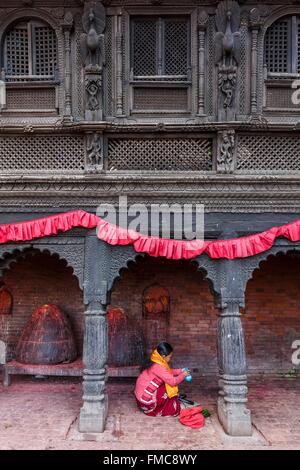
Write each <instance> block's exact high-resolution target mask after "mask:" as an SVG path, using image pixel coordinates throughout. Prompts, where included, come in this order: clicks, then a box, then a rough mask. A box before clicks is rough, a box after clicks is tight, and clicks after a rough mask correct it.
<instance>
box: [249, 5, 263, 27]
mask: <svg viewBox="0 0 300 470" xmlns="http://www.w3.org/2000/svg"><path fill="white" fill-rule="evenodd" d="M249 21H250V29H254V30H255V29H256V30H259V29H260V28H261V27H262V25H263V19H262V18H261V13H260V11H259V9H258V8H252V10H250V13H249Z"/></svg>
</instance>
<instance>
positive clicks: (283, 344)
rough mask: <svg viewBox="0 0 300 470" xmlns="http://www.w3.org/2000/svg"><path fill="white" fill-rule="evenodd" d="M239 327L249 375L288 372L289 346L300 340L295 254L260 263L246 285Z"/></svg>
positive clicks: (299, 274) (299, 265) (299, 263)
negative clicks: (241, 328)
mask: <svg viewBox="0 0 300 470" xmlns="http://www.w3.org/2000/svg"><path fill="white" fill-rule="evenodd" d="M243 324H244V331H245V342H246V350H247V363H248V369H249V371H252V370H256V371H258V370H264V371H268V370H275V371H280V370H285V371H288V370H290V369H291V368H292V366H293V365H292V362H291V356H292V353H293V350H292V348H291V345H292V343H293V341H294V340H295V339H298V340H300V258H299V254H288V255H278V256H276V257H270V258H269V259H268V260H267V261H264V262H262V263H261V266H260V269H258V270H256V271H255V272H254V276H253V279H251V280H250V281H249V282H248V285H247V289H246V308H245V314H244V315H243ZM298 367H299V366H298Z"/></svg>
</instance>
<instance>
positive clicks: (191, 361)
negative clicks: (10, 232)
mask: <svg viewBox="0 0 300 470" xmlns="http://www.w3.org/2000/svg"><path fill="white" fill-rule="evenodd" d="M299 272H300V259H299V256H297V255H288V256H284V255H280V256H278V257H275V258H274V257H273V258H270V259H269V260H268V261H267V262H263V263H262V264H261V269H259V270H256V271H255V273H254V277H253V279H252V280H250V281H249V282H248V285H247V291H246V308H245V310H244V312H243V316H242V320H243V324H244V331H245V343H246V350H247V362H248V369H249V372H254V371H274V370H275V371H279V370H290V369H291V368H292V363H291V355H292V352H293V350H292V348H291V345H292V342H293V341H294V340H295V339H300V276H299ZM4 281H5V283H6V285H7V286H8V288H9V289H10V290H11V292H12V294H13V298H14V306H13V315H11V316H3V317H2V318H1V317H0V339H5V340H6V339H7V338H8V342H9V347H10V352H11V353H12V352H13V350H14V347H15V344H16V342H17V340H18V338H19V335H20V332H21V331H22V329H23V327H24V325H25V323H26V321H27V319H28V317H29V316H30V314H31V313H32V311H33V310H34V309H35V308H37V307H38V306H40V305H42V304H43V303H55V304H57V305H58V306H59V307H60V308H61V309H62V310H63V311H64V312H65V313H66V314H67V315H68V316H69V318H70V321H71V324H72V326H73V330H74V334H75V338H76V342H77V346H78V349H79V351H80V352H81V349H82V337H83V320H84V318H83V312H84V306H83V304H82V293H81V291H80V289H79V286H78V281H77V279H76V278H75V277H74V276H72V270H71V268H67V267H66V266H65V262H64V261H63V260H59V259H58V258H56V257H53V256H50V255H46V254H37V255H35V256H34V257H31V258H26V259H25V260H21V261H19V262H18V263H16V264H15V265H13V266H12V267H11V269H10V270H9V271H7V272H6V274H5V277H4ZM153 284H159V285H160V286H162V287H163V288H165V289H167V291H168V292H169V294H170V318H169V327H168V333H167V338H160V337H158V338H157V341H160V340H163V339H167V340H168V341H169V342H170V343H171V344H172V345H173V346H174V348H175V354H174V361H173V364H174V365H178V366H190V367H195V368H199V372H200V373H206V372H215V371H216V370H217V361H216V346H215V343H216V336H215V330H216V319H217V316H216V315H217V312H216V309H215V307H214V302H213V297H212V294H211V292H210V290H209V286H208V283H207V281H205V280H203V276H202V275H201V273H199V272H197V271H196V269H195V268H194V267H193V266H191V265H190V264H189V263H188V262H186V261H176V262H175V261H167V260H161V259H155V258H146V259H145V260H141V261H139V262H138V263H137V264H133V263H132V264H131V266H130V269H129V270H126V271H124V273H123V276H122V278H121V279H120V280H119V281H118V282H117V283H116V285H115V287H114V291H113V293H112V302H111V306H112V307H121V308H122V309H124V311H125V312H126V314H127V315H129V316H130V317H131V318H132V319H133V320H134V323H135V325H136V327H137V329H138V330H140V331H143V322H142V298H143V292H144V290H145V289H147V288H148V287H149V286H151V285H153ZM7 322H8V323H7ZM7 326H8V331H7V332H6V327H7ZM158 331H159V330H158ZM152 341H153V344H152V346H153V347H154V346H155V345H156V340H154V338H153V340H152Z"/></svg>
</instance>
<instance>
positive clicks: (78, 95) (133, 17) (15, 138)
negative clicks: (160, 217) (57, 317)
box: [0, 0, 300, 435]
mask: <svg viewBox="0 0 300 470" xmlns="http://www.w3.org/2000/svg"><path fill="white" fill-rule="evenodd" d="M298 3H299V4H298ZM299 19H300V2H293V5H290V4H289V5H286V4H284V2H282V1H280V0H278V1H274V2H272V4H271V3H270V2H267V3H266V4H264V3H260V4H258V3H257V2H253V3H252V2H251V0H250V1H247V0H246V1H243V2H236V1H231V0H224V1H222V2H215V1H201V0H187V1H186V2H184V5H183V2H180V1H179V0H161V1H154V0H139V1H135V0H122V1H121V0H105V1H104V0H103V1H102V2H101V1H100V0H91V1H90V0H86V1H84V0H72V1H71V0H64V1H63V0H27V1H26V0H10V1H9V2H1V4H0V47H1V50H0V69H1V77H0V78H1V80H0V205H1V221H2V223H5V222H6V221H11V220H22V219H27V218H37V217H39V216H40V215H42V214H45V213H54V212H62V211H64V210H70V209H75V208H80V209H87V210H96V207H97V206H98V205H99V204H100V203H102V202H104V201H105V202H111V203H116V202H117V200H118V196H119V195H120V194H125V195H128V200H129V202H143V203H146V204H148V205H149V204H151V203H153V202H159V203H163V202H165V203H175V202H180V203H182V202H188V203H203V204H205V208H206V213H207V216H206V231H205V235H206V237H207V238H211V239H217V238H228V237H233V236H241V235H247V234H248V233H249V232H251V233H253V232H255V231H262V230H264V229H266V228H269V227H270V226H271V225H280V224H282V223H285V222H288V221H290V220H294V219H296V218H299V214H300V210H299V204H300V184H299V183H300V156H299V152H300V137H299V132H298V131H299V129H300V126H299V118H300V105H297V104H296V102H295V100H293V99H292V96H293V94H294V93H295V92H297V86H298V85H297V83H295V80H297V79H299V78H300V75H299V71H300V68H299V64H300V62H299V60H300V52H299V49H298V48H297V47H296V44H297V43H298V36H299V34H300V33H299V31H300V26H299V24H300V23H299V21H300V20H299ZM296 39H297V41H296ZM291 45H292V47H291ZM233 213H234V214H233ZM266 213H268V215H267V217H266ZM12 217H14V219H13V218H12ZM249 227H250V228H249ZM294 247H295V244H289V243H288V242H284V243H283V242H282V241H280V242H279V241H278V243H277V245H276V246H275V247H274V249H272V253H273V252H274V253H277V252H279V251H283V252H286V251H288V250H290V249H292V248H294ZM26 248H31V249H32V248H34V249H41V250H44V249H48V250H50V251H51V252H57V253H58V254H59V255H60V256H61V257H63V258H65V259H66V260H67V261H68V263H69V264H70V265H71V266H73V268H74V271H75V274H76V275H77V276H78V278H79V280H80V285H81V287H82V288H83V291H84V299H85V304H86V305H87V310H86V331H85V343H84V344H85V345H84V363H85V370H84V405H83V408H82V410H81V418H80V429H81V430H82V431H96V432H98V431H103V429H104V426H105V418H106V414H107V396H106V393H105V381H106V364H107V323H106V319H105V314H106V308H107V305H108V304H109V294H110V292H111V289H112V288H113V282H114V280H115V279H116V278H117V277H118V276H119V271H120V269H121V268H123V267H126V266H127V262H128V261H129V260H131V259H133V260H134V259H135V256H136V254H135V253H134V252H133V250H132V248H131V247H110V246H107V245H105V244H104V243H102V242H100V241H99V240H98V239H97V238H96V236H95V234H94V233H84V234H83V233H82V232H81V231H77V232H76V231H74V232H73V233H72V234H69V235H68V236H65V235H61V236H58V237H53V238H51V239H49V240H39V241H36V242H35V243H31V244H30V243H29V244H28V243H26V244H22V245H17V244H16V245H13V246H12V245H9V246H7V247H5V246H2V247H1V250H0V253H1V255H2V265H1V269H7V268H8V267H9V260H11V259H14V258H18V256H21V255H22V253H23V250H25V251H26ZM16 250H17V251H16ZM266 256H267V254H266V255H261V256H255V257H253V258H251V259H248V260H242V261H239V260H238V261H234V262H231V261H225V260H222V261H212V260H209V259H206V258H205V257H200V258H199V259H197V263H198V264H199V269H201V270H204V271H205V273H206V275H207V278H208V279H209V280H210V281H211V283H212V285H213V290H214V292H215V298H216V302H217V304H218V306H219V309H220V317H219V327H218V340H219V343H218V344H219V345H218V355H219V366H220V377H221V382H220V398H219V416H220V419H221V421H222V423H223V425H224V427H225V429H226V430H227V432H228V433H230V434H233V435H249V434H250V433H251V420H250V413H249V410H247V408H246V399H247V398H246V397H247V388H246V362H245V351H244V344H243V329H242V323H241V319H240V315H239V309H240V307H241V306H242V305H243V302H244V293H245V285H246V282H247V280H248V279H249V278H250V277H251V275H252V271H253V270H254V268H255V267H257V266H258V263H259V261H260V260H261V259H264V258H266ZM95 332H96V334H95ZM228 335H232V338H233V340H232V341H230V342H229V341H228V337H229V336H228ZM91 338H92V339H91ZM95 351H97V354H96V353H95Z"/></svg>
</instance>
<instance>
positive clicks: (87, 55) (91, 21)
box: [80, 1, 106, 121]
mask: <svg viewBox="0 0 300 470" xmlns="http://www.w3.org/2000/svg"><path fill="white" fill-rule="evenodd" d="M82 24H83V28H84V31H85V33H83V34H82V35H81V38H80V45H81V58H82V62H83V65H84V71H85V95H86V96H85V119H86V120H87V121H101V120H102V118H103V97H102V92H103V90H102V75H103V65H104V62H105V51H104V34H103V33H104V30H105V24H106V12H105V8H104V6H103V5H102V3H100V2H95V1H94V2H88V3H86V4H85V8H84V14H83V18H82Z"/></svg>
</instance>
